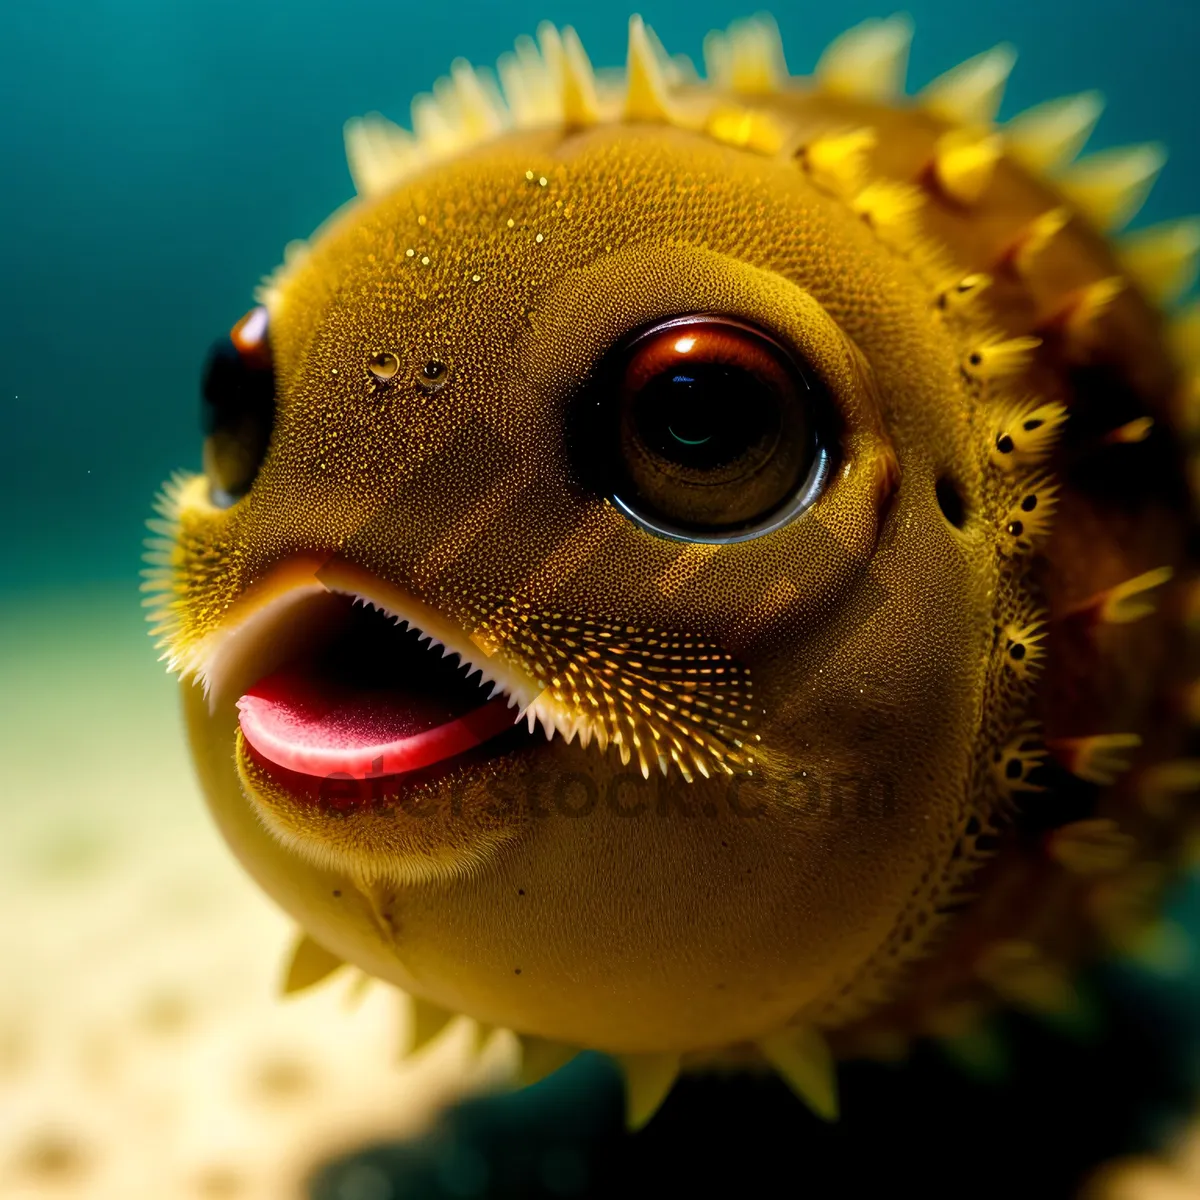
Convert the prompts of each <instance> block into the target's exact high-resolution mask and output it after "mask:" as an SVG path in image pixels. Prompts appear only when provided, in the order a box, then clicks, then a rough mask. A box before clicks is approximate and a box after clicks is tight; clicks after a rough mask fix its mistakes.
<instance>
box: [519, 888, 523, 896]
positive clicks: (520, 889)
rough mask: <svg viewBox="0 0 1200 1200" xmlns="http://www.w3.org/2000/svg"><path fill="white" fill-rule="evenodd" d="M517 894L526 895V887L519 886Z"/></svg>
mask: <svg viewBox="0 0 1200 1200" xmlns="http://www.w3.org/2000/svg"><path fill="white" fill-rule="evenodd" d="M517 895H518V896H523V895H525V889H524V888H517Z"/></svg>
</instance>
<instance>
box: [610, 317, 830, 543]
mask: <svg viewBox="0 0 1200 1200" xmlns="http://www.w3.org/2000/svg"><path fill="white" fill-rule="evenodd" d="M594 394H595V402H596V405H597V410H596V415H597V416H598V417H600V419H601V426H600V429H599V431H598V432H599V440H600V445H599V446H598V447H596V449H599V451H600V453H601V455H602V456H605V457H611V459H612V460H613V461H612V470H611V472H610V476H609V478H610V480H611V483H610V485H609V487H608V489H607V490H608V491H609V493H610V495H611V498H612V500H613V502H614V503H615V504H617V505H618V506H619V507H620V508H622V509H623V510H624V511H625V512H626V513H627V514H628V515H629V516H630V517H631V518H633V519H634V520H635V521H637V522H638V523H639V524H640V525H642V526H643V527H644V528H646V529H648V530H650V531H651V532H653V533H657V534H659V535H661V536H663V537H672V538H680V539H686V540H689V541H731V540H741V539H743V538H748V537H753V536H756V535H758V534H761V533H764V532H766V531H767V530H768V529H774V528H777V527H778V526H779V525H781V524H783V523H784V522H785V521H787V520H790V519H791V518H792V517H793V516H795V515H796V514H797V513H798V512H800V511H802V510H803V509H804V508H806V507H808V505H809V504H811V503H812V501H813V500H814V499H815V498H816V496H817V495H818V494H819V493H820V490H821V488H822V487H823V486H824V482H825V477H826V475H827V474H828V459H829V456H828V454H827V453H826V451H825V449H824V447H823V445H822V438H821V435H820V428H821V424H822V417H823V416H824V415H826V409H827V405H826V400H827V398H826V396H825V394H824V392H823V390H822V389H821V388H820V387H819V385H818V384H817V382H816V380H815V378H812V377H811V376H810V374H809V373H808V372H807V371H806V370H804V369H803V368H802V367H801V365H800V363H799V362H797V360H796V359H795V357H794V356H793V355H792V354H790V353H789V352H788V351H787V350H786V349H785V348H784V347H783V346H782V345H780V344H779V342H777V341H776V340H775V339H774V338H772V337H770V336H769V335H768V334H766V333H764V332H763V331H762V330H760V329H756V328H754V327H753V326H750V325H747V324H745V323H743V322H741V321H737V320H733V319H731V318H728V317H720V316H690V317H679V318H675V319H672V320H668V321H661V322H658V323H657V324H655V325H653V326H651V327H650V328H648V329H645V330H642V331H641V332H639V333H638V334H636V335H635V336H634V337H633V338H631V339H629V340H628V341H626V342H625V343H623V344H622V345H621V346H619V347H618V348H617V349H616V350H615V351H614V352H613V354H612V356H611V357H610V360H609V361H608V362H607V363H606V364H605V369H604V370H603V371H602V373H601V376H600V378H599V381H598V387H597V390H596V392H595V393H594ZM605 410H607V412H608V414H609V416H608V417H607V418H606V417H604V416H603V415H602V414H603V413H604V411H605ZM606 427H607V428H606ZM606 444H607V445H606Z"/></svg>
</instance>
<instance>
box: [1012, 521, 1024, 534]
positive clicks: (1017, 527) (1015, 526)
mask: <svg viewBox="0 0 1200 1200" xmlns="http://www.w3.org/2000/svg"><path fill="white" fill-rule="evenodd" d="M1008 532H1009V533H1011V534H1012V535H1013V537H1020V536H1021V534H1023V533H1024V532H1025V525H1024V523H1023V522H1021V521H1010V522H1009V524H1008Z"/></svg>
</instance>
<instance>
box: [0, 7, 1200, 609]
mask: <svg viewBox="0 0 1200 1200" xmlns="http://www.w3.org/2000/svg"><path fill="white" fill-rule="evenodd" d="M907 8H908V10H909V11H910V12H911V13H912V15H913V17H914V18H915V20H916V23H917V37H916V41H915V44H914V47H913V54H912V61H911V65H910V71H909V81H910V89H912V88H915V87H917V86H919V85H921V84H923V83H925V82H926V81H927V80H928V79H930V78H932V77H933V76H934V75H936V74H938V73H939V72H941V71H942V70H944V69H945V68H947V67H949V66H951V65H953V64H954V63H955V62H957V61H959V60H960V59H962V58H964V57H967V56H968V55H970V54H973V53H976V52H977V51H979V50H982V49H985V48H987V47H988V46H990V45H992V44H994V43H995V42H997V41H1000V40H1005V39H1007V40H1011V41H1013V42H1015V43H1016V44H1017V45H1018V47H1019V48H1020V50H1021V60H1020V62H1019V64H1018V67H1017V70H1016V73H1015V75H1014V78H1013V80H1012V83H1011V86H1010V89H1009V93H1008V97H1007V100H1006V102H1005V108H1004V112H1003V113H1002V115H1008V114H1011V113H1013V112H1016V111H1017V110H1018V109H1020V108H1021V107H1023V106H1026V105H1028V104H1031V103H1034V102H1036V101H1038V100H1041V99H1044V98H1047V97H1049V96H1051V95H1055V94H1058V93H1062V92H1069V91H1076V90H1081V89H1083V88H1086V87H1094V86H1098V87H1100V88H1102V89H1103V90H1104V91H1105V92H1106V94H1107V95H1108V97H1109V111H1108V112H1107V113H1106V115H1105V117H1104V118H1103V120H1102V122H1101V125H1100V128H1099V130H1098V132H1097V135H1096V137H1095V139H1094V143H1093V144H1094V145H1095V146H1103V145H1110V144H1117V143H1121V142H1126V141H1138V140H1145V139H1150V138H1160V139H1162V140H1164V141H1166V142H1167V143H1168V144H1169V145H1170V146H1171V149H1172V155H1173V157H1172V162H1171V164H1170V165H1169V166H1168V168H1167V171H1166V173H1165V175H1164V178H1163V179H1162V180H1161V182H1160V184H1159V185H1158V187H1157V189H1156V190H1155V193H1154V195H1153V196H1152V197H1151V200H1150V202H1149V204H1148V205H1147V207H1146V209H1145V211H1144V214H1143V218H1142V219H1143V220H1146V221H1152V220H1156V219H1164V218H1167V217H1170V216H1174V215H1182V214H1185V213H1187V212H1190V211H1193V210H1194V209H1196V208H1198V207H1200V143H1198V141H1197V138H1196V135H1195V130H1194V125H1193V120H1192V116H1191V113H1192V111H1193V110H1194V107H1195V100H1196V88H1195V83H1194V79H1195V76H1194V73H1193V72H1194V62H1195V56H1196V50H1197V47H1200V5H1196V4H1195V3H1193V2H1192V0H1145V2H1144V3H1141V4H1138V5H1136V6H1135V5H1131V4H1129V3H1128V2H1127V0H1088V2H1087V3H1084V2H1083V0H974V2H971V3H965V2H963V3H956V2H954V0H917V2H915V3H910V4H908V5H907ZM746 11H747V10H744V9H739V8H738V7H737V6H731V5H729V4H725V3H722V4H716V3H711V2H710V0H697V2H693V3H687V4H683V3H678V2H674V3H668V2H665V0H664V2H660V3H647V4H644V5H642V12H643V15H644V16H645V17H646V18H647V20H648V21H650V23H651V24H653V25H654V27H655V28H656V29H657V31H658V32H659V33H660V35H661V36H662V38H663V40H664V41H665V43H666V44H667V46H668V47H669V48H670V49H671V50H672V51H682V52H686V53H689V54H692V55H693V56H694V57H695V58H696V59H697V61H699V52H700V42H701V39H702V37H703V35H704V33H705V31H706V30H708V29H709V28H710V27H712V26H716V25H725V24H726V23H727V22H728V21H729V20H730V19H731V18H732V17H735V16H738V15H744V13H745V12H746ZM888 11H890V6H888V5H878V4H872V3H863V2H860V0H849V2H843V3H824V4H817V3H786V4H781V5H780V6H779V7H778V8H777V9H776V16H777V18H778V20H779V23H780V26H781V28H782V30H783V34H784V39H785V44H786V46H787V51H788V58H789V64H790V66H791V68H792V70H793V71H797V72H802V71H807V70H808V69H810V68H811V66H812V64H813V63H814V62H815V60H816V57H817V55H818V54H819V52H820V50H821V48H822V47H823V46H824V45H825V43H826V42H827V41H828V40H829V39H830V38H831V37H833V36H834V35H836V34H837V33H839V32H840V31H841V30H842V29H843V28H845V27H847V26H848V25H850V24H853V23H855V22H856V21H858V20H860V19H862V18H863V17H865V16H872V15H886V14H887V12H888ZM627 15H628V13H627V9H626V7H625V6H624V5H617V4H613V3H607V2H606V3H602V4H596V3H588V4H582V3H574V4H563V3H549V2H546V3H541V2H539V3H532V2H529V0H508V2H506V3H471V4H454V5H447V4H428V5H424V6H420V7H418V6H412V5H407V4H403V3H398V2H396V0H388V2H386V3H383V2H380V0H341V2H340V3H337V4H333V3H318V2H316V0H293V2H292V3H283V2H281V0H280V2H273V3H272V2H267V0H249V2H248V0H236V2H235V0H173V2H172V3H171V4H169V5H166V4H161V3H152V2H151V0H86V2H80V0H41V2H39V3H36V4H22V5H8V6H6V7H5V11H4V15H3V18H2V20H0V91H2V92H3V112H4V114H5V118H4V121H3V124H2V125H0V180H2V182H0V264H2V268H0V280H2V284H3V289H2V293H0V306H2V307H0V313H2V317H3V319H2V320H0V510H2V511H3V512H4V513H5V537H4V553H3V555H2V556H0V589H8V590H16V591H20V592H26V591H40V590H42V589H44V588H45V587H48V586H49V587H54V586H56V585H57V586H61V585H63V584H78V583H80V582H84V581H87V580H96V581H101V580H106V581H107V580H111V581H118V580H130V581H131V580H132V579H133V577H134V574H135V572H136V569H137V566H138V561H137V560H138V554H139V543H140V539H141V536H142V528H141V522H142V520H143V518H144V516H145V515H146V513H147V509H148V504H149V501H150V498H151V496H152V494H153V492H154V490H155V489H156V487H157V485H158V484H159V482H160V481H161V480H162V479H163V478H164V477H165V476H166V475H167V474H168V473H169V472H170V471H171V470H172V469H173V468H175V467H179V466H183V467H195V466H196V465H197V463H198V457H199V436H198V432H197V419H196V407H197V405H196V381H197V374H198V369H199V364H200V361H201V359H202V357H203V354H204V352H205V349H206V348H207V345H208V343H209V342H210V341H211V340H212V339H213V338H214V337H216V336H218V335H220V334H221V333H222V332H224V331H225V330H227V329H228V327H229V326H230V324H231V323H232V322H233V321H234V320H235V319H236V318H237V317H238V316H240V315H241V313H242V312H243V311H244V310H245V309H246V308H247V307H248V305H249V303H250V293H251V290H252V288H253V286H254V284H255V283H256V281H257V279H258V278H259V276H261V275H262V274H264V273H265V272H267V271H269V270H270V269H271V268H272V267H273V266H274V265H275V264H276V262H277V261H278V259H279V256H280V254H281V251H282V248H283V245H284V243H285V242H287V241H288V240H290V239H292V238H295V237H303V236H305V235H307V234H308V233H309V232H310V231H311V230H312V229H313V228H314V227H315V226H316V225H317V224H318V223H319V222H320V221H321V219H322V218H323V217H325V216H326V215H327V213H329V212H330V211H331V210H332V209H333V208H335V207H336V206H337V205H338V204H340V203H341V202H342V201H344V200H345V199H347V198H348V197H349V196H350V194H351V185H350V179H349V176H348V174H347V171H346V168H345V164H344V161H343V157H342V150H341V126H342V122H343V121H344V120H345V119H346V118H347V117H348V116H351V115H353V114H357V113H362V112H366V111H370V110H372V109H379V110H381V111H383V112H385V113H387V114H388V115H390V116H392V117H393V118H395V119H397V120H400V121H401V122H405V123H406V122H407V111H408V101H409V99H410V97H411V96H412V95H413V94H414V93H416V92H418V91H420V90H423V89H425V88H428V87H429V85H430V84H431V83H432V81H433V80H434V78H435V77H436V76H438V75H439V74H442V73H443V72H444V71H445V70H446V68H447V66H448V65H449V63H450V60H451V59H452V58H453V57H455V56H456V55H460V54H461V55H464V56H466V57H468V58H470V59H471V60H472V61H474V62H476V63H490V62H492V61H494V59H495V58H496V56H497V55H499V54H500V53H501V52H503V51H504V50H505V49H507V48H508V47H509V46H510V44H511V42H512V39H513V37H514V36H515V35H516V34H518V33H522V32H529V31H532V30H533V29H534V27H535V26H536V24H537V22H538V21H539V20H541V19H543V18H549V19H551V20H553V21H555V22H558V23H560V24H562V23H573V24H574V25H575V26H576V27H577V28H578V29H579V30H580V32H581V34H582V35H583V38H584V41H585V44H586V45H587V46H588V48H589V51H590V53H591V55H592V58H593V60H594V61H595V62H596V63H597V64H615V63H618V62H620V61H621V60H622V59H623V55H624V41H625V18H626V16H627Z"/></svg>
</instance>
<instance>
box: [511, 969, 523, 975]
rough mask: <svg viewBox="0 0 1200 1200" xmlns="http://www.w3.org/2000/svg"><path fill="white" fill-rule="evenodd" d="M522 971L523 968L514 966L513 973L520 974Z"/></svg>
mask: <svg viewBox="0 0 1200 1200" xmlns="http://www.w3.org/2000/svg"><path fill="white" fill-rule="evenodd" d="M520 973H521V968H520V967H513V974H514V975H520Z"/></svg>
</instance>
